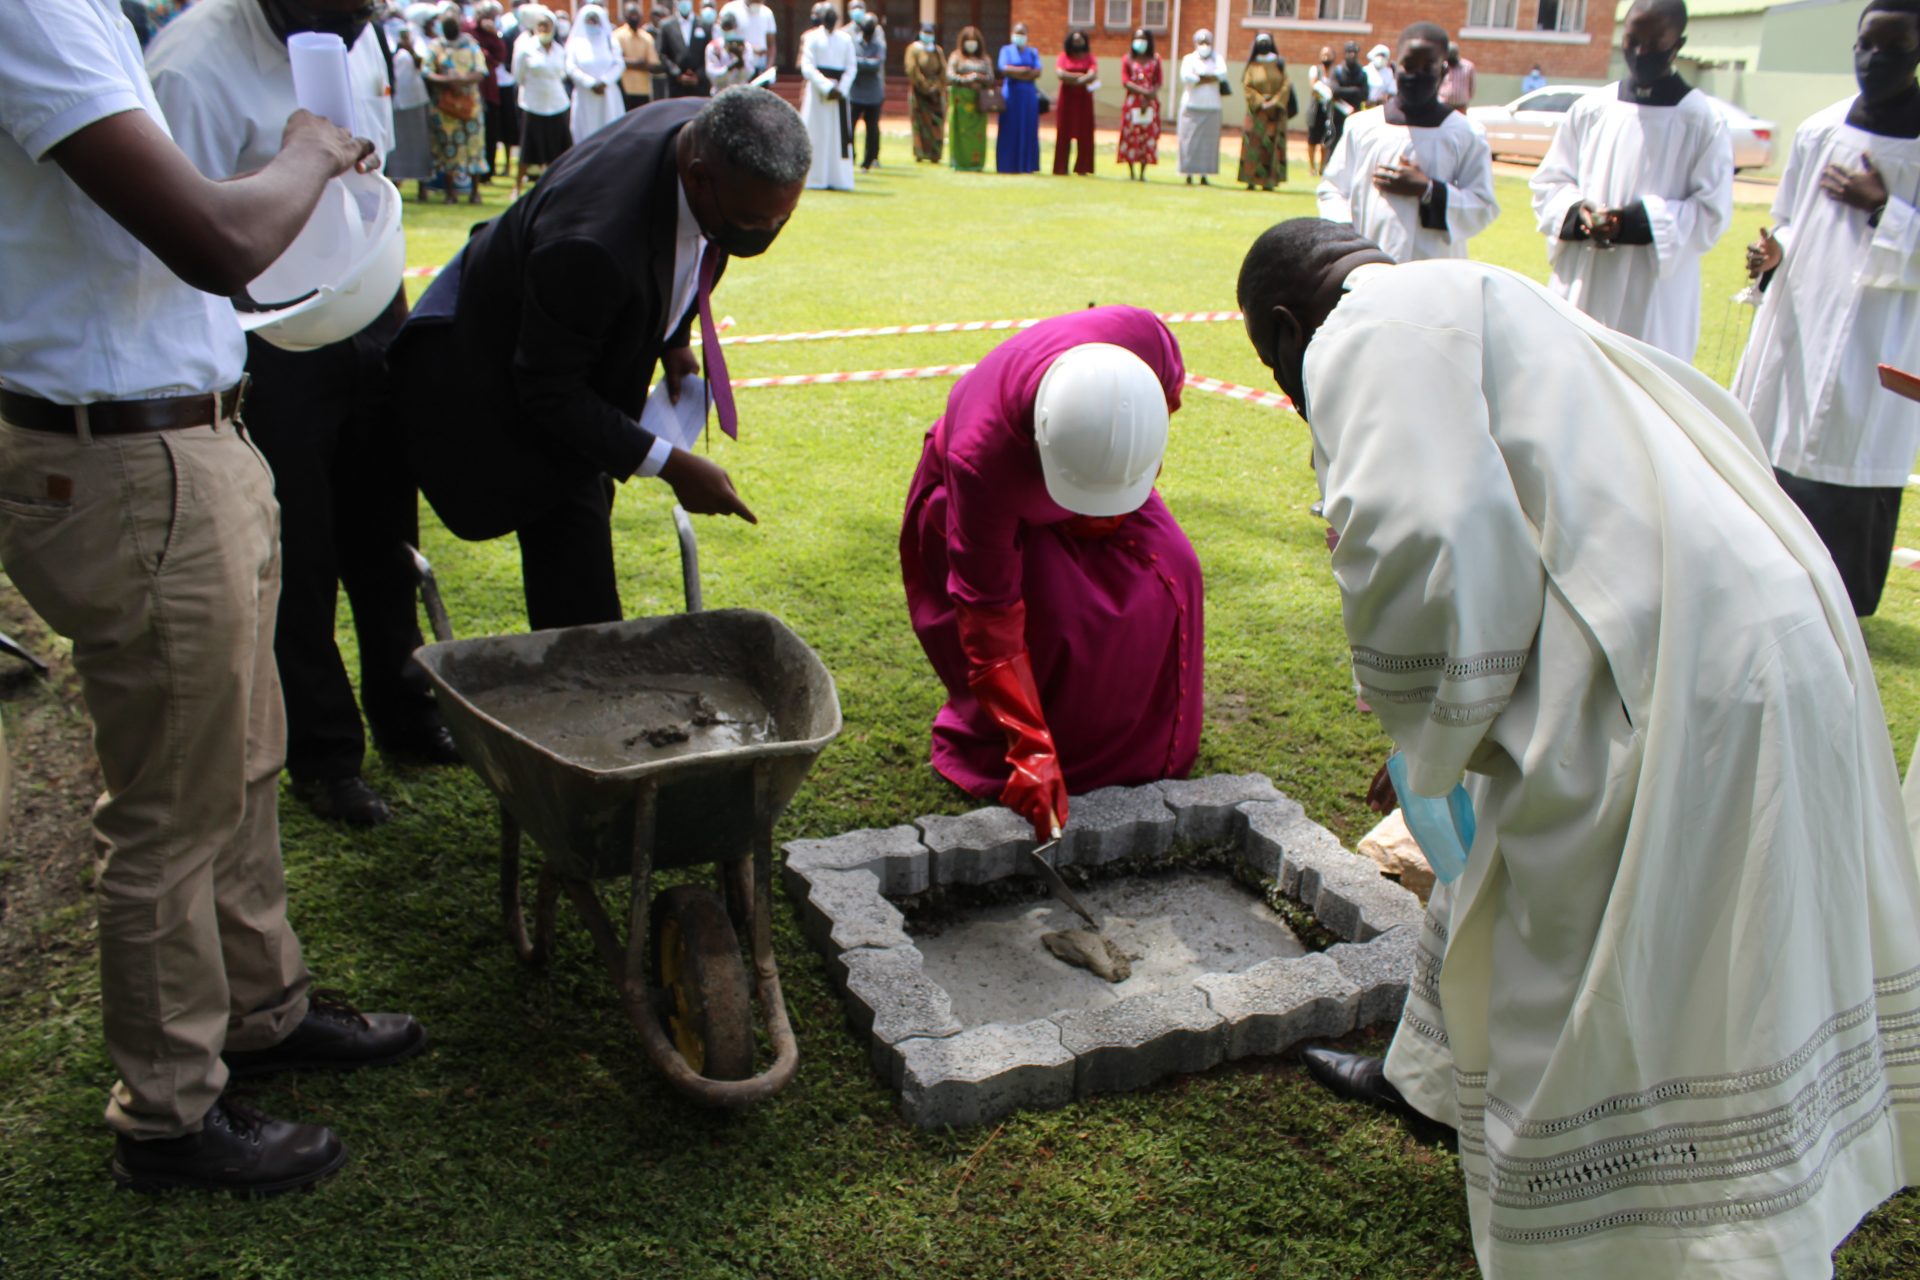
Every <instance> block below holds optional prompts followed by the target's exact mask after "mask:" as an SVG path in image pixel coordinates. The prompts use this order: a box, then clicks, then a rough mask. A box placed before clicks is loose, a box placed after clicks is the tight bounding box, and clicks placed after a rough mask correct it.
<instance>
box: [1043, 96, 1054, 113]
mask: <svg viewBox="0 0 1920 1280" xmlns="http://www.w3.org/2000/svg"><path fill="white" fill-rule="evenodd" d="M1051 110H1053V99H1052V98H1049V97H1048V96H1047V95H1046V94H1044V93H1043V94H1041V95H1040V114H1041V115H1045V114H1047V112H1049V111H1051Z"/></svg>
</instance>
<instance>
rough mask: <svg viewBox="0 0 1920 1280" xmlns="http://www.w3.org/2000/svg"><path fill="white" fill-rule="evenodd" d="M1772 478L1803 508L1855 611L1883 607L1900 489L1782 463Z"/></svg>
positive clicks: (1896, 529) (1864, 614)
mask: <svg viewBox="0 0 1920 1280" xmlns="http://www.w3.org/2000/svg"><path fill="white" fill-rule="evenodd" d="M1773 478H1774V479H1776V480H1778V481H1779V482H1780V487H1781V488H1782V489H1785V490H1786V491H1787V496H1788V497H1789V498H1792V499H1793V505H1794V506H1796V507H1799V508H1800V514H1802V515H1804V516H1805V517H1806V518H1807V523H1808V524H1810V525H1812V526H1813V531H1814V532H1815V533H1817V534H1819V535H1820V541H1822V542H1824V543H1826V544H1827V554H1829V555H1831V556H1832V557H1833V564H1834V567H1835V568H1837V569H1838V570H1840V580H1841V581H1842V582H1844V583H1845V584H1846V586H1847V598H1848V599H1849V600H1851V601H1852V602H1853V613H1854V616H1855V617H1858V618H1867V617H1871V616H1872V615H1873V611H1874V610H1875V609H1878V608H1879V607H1880V593H1881V591H1882V590H1884V589H1885V588H1886V585H1887V569H1888V568H1889V567H1890V566H1891V565H1892V564H1893V540H1894V537H1895V536H1896V534H1897V533H1898V532H1899V525H1900V495H1901V493H1902V490H1901V489H1862V488H1856V487H1855V486H1853V485H1847V484H1828V483H1826V482H1825V481H1823V480H1808V479H1805V478H1803V477H1801V476H1796V475H1789V474H1788V473H1787V472H1785V471H1781V470H1780V469H1778V468H1775V469H1774V473H1773Z"/></svg>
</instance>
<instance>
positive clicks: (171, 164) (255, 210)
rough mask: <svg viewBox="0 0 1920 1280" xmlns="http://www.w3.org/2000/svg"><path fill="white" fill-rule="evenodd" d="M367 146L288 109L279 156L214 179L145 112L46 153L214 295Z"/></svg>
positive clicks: (275, 243) (275, 252)
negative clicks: (242, 173)
mask: <svg viewBox="0 0 1920 1280" xmlns="http://www.w3.org/2000/svg"><path fill="white" fill-rule="evenodd" d="M372 152H373V144H372V143H371V142H368V141H367V140H366V139H364V138H355V137H352V136H351V135H349V134H348V133H347V132H346V131H345V130H344V129H339V128H336V127H335V126H334V125H333V124H331V123H329V122H328V121H326V120H324V119H322V118H321V117H319V116H316V115H311V114H309V113H308V112H305V111H296V112H294V114H293V117H292V118H291V119H289V120H288V121H287V130H286V133H285V135H284V136H283V137H282V139H281V144H280V154H279V155H277V156H275V157H274V158H273V159H272V161H270V162H269V163H268V164H267V166H266V167H265V168H263V169H260V170H258V171H257V172H255V173H250V174H247V175H245V176H243V177H238V178H233V179H231V180H229V181H226V182H214V181H211V180H210V179H208V178H206V177H203V176H202V175H201V173H200V171H199V170H198V169H196V168H194V167H193V162H192V161H190V160H188V159H187V157H186V154H185V153H184V152H182V151H181V150H180V148H179V147H178V146H176V145H175V144H174V141H173V139H171V138H169V137H168V136H167V135H166V134H165V133H164V132H163V131H162V130H161V128H160V126H159V125H157V124H156V123H154V120H153V118H152V117H151V116H149V115H148V114H147V113H146V112H144V111H123V112H121V113H120V114H118V115H112V116H108V117H107V118H105V119H104V120H97V121H95V122H94V123H93V124H90V125H88V126H87V127H86V128H84V129H81V130H80V131H78V132H77V133H75V134H74V135H73V136H71V137H69V138H67V139H65V140H64V141H62V142H61V143H60V144H59V145H57V146H55V147H54V148H53V150H52V151H50V152H48V155H49V156H50V157H51V158H52V159H53V161H54V162H55V163H56V164H58V165H59V166H60V168H61V169H62V170H64V171H65V172H66V175H67V176H68V177H69V178H71V179H73V182H74V185H75V186H77V187H79V188H80V190H82V191H83V192H85V193H86V195H87V198H88V199H90V200H92V201H93V202H94V203H95V204H97V205H99V206H100V207H101V208H102V209H104V210H106V212H107V216H109V217H111V218H112V219H113V220H114V221H115V222H117V223H119V224H120V225H121V226H122V227H124V228H126V230H127V232H128V234H130V235H132V236H133V238H134V239H136V240H138V241H139V242H140V243H141V244H143V245H145V246H146V247H147V248H148V249H150V250H152V252H153V255H154V256H155V257H157V258H159V259H160V261H161V262H162V263H164V264H166V267H167V269H168V270H169V271H171V272H173V273H174V274H175V275H177V276H179V277H180V278H181V279H182V280H184V281H186V282H187V283H188V284H190V285H192V286H193V287H194V288H196V289H200V290H203V291H205V292H207V293H211V294H216V295H218V296H220V297H226V296H228V295H231V294H234V293H238V292H239V291H240V290H241V289H243V288H245V287H246V284H247V282H248V281H249V280H252V279H253V278H254V277H255V276H257V275H259V274H260V273H261V272H262V271H264V270H266V269H267V267H268V266H269V265H271V264H272V262H273V260H274V259H275V258H278V257H279V256H280V254H281V253H282V252H283V251H284V250H285V249H286V247H287V246H288V245H290V244H292V243H293V239H294V237H295V236H297V235H299V234H300V229H301V228H302V227H304V226H306V224H307V218H308V217H309V216H310V215H311V214H312V213H313V208H314V206H315V205H316V204H318V203H319V201H320V193H321V191H322V190H324V189H325V187H326V185H327V182H328V180H329V179H331V178H334V177H336V176H337V175H339V174H342V173H345V172H346V171H347V170H349V169H352V168H355V167H357V166H360V165H362V164H363V163H364V162H365V161H366V160H367V158H368V157H369V156H371V155H372Z"/></svg>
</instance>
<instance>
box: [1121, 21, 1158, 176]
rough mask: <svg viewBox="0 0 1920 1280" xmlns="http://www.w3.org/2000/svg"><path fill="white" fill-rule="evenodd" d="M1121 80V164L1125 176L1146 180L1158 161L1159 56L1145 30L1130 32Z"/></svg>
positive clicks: (1151, 35)
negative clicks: (1123, 97) (1124, 95)
mask: <svg viewBox="0 0 1920 1280" xmlns="http://www.w3.org/2000/svg"><path fill="white" fill-rule="evenodd" d="M1120 77H1121V80H1122V81H1123V82H1124V83H1125V85H1126V89H1127V98H1126V104H1125V105H1124V106H1123V107H1122V108H1121V111H1120V161H1121V163H1123V164H1125V165H1126V166H1127V176H1128V177H1130V178H1137V179H1138V180H1140V181H1141V182H1145V181H1146V180H1147V166H1148V165H1150V164H1158V163H1159V162H1160V84H1161V81H1162V79H1163V72H1162V68H1161V66H1160V57H1159V55H1158V54H1156V53H1155V52H1154V51H1153V32H1151V31H1148V30H1147V29H1146V28H1145V27H1142V28H1140V29H1139V30H1138V31H1135V32H1134V33H1133V45H1132V48H1131V49H1130V50H1129V51H1128V53H1127V56H1126V57H1125V58H1123V59H1121V61H1120Z"/></svg>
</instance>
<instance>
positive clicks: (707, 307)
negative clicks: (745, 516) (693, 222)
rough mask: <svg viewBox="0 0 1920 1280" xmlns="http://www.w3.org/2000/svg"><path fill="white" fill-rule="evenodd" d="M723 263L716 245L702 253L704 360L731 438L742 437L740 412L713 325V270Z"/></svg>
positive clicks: (722, 421)
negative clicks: (736, 408) (735, 402)
mask: <svg viewBox="0 0 1920 1280" xmlns="http://www.w3.org/2000/svg"><path fill="white" fill-rule="evenodd" d="M719 266H720V254H719V253H718V252H717V251H716V250H715V249H714V247H713V246H712V245H708V246H706V250H705V251H704V252H703V253H701V255H700V359H701V361H702V362H703V363H704V364H705V365H706V368H707V385H708V386H710V387H712V388H713V408H714V412H715V413H717V414H718V415H719V417H720V429H721V430H722V431H724V432H726V433H727V439H729V440H738V439H739V438H740V415H739V414H738V413H736V412H734V408H733V384H732V383H730V382H728V381H727V358H726V356H724V355H722V354H721V352H720V331H719V330H718V329H716V328H714V325H713V273H714V271H715V270H717V269H718V268H719Z"/></svg>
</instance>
